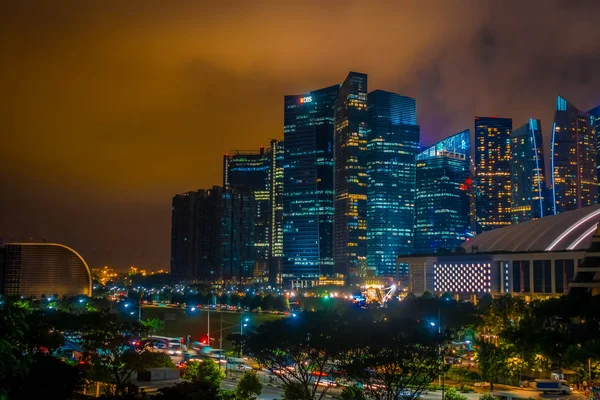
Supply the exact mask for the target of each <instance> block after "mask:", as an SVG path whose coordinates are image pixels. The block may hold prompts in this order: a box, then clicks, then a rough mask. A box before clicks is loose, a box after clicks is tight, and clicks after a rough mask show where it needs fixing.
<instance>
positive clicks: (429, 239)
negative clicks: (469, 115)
mask: <svg viewBox="0 0 600 400" xmlns="http://www.w3.org/2000/svg"><path fill="white" fill-rule="evenodd" d="M470 164H471V139H470V131H469V130H468V129H467V130H465V131H463V132H460V133H457V134H455V135H453V136H450V137H448V138H446V139H444V140H442V141H441V142H438V143H436V144H434V145H433V146H431V147H429V148H428V149H426V150H424V151H422V152H421V153H419V154H418V155H417V194H416V201H415V252H418V253H434V252H438V251H453V250H454V249H456V248H457V247H458V246H459V245H460V244H461V243H463V242H464V241H465V240H466V239H467V237H468V236H469V234H470V230H471V229H470V225H471V224H470V219H471V218H470V208H471V207H470V197H471V196H470V191H471V178H470V177H471V172H470Z"/></svg>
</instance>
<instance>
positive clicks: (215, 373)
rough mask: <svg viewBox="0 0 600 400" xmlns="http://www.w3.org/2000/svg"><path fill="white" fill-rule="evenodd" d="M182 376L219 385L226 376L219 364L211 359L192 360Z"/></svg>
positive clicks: (194, 380) (193, 380)
mask: <svg viewBox="0 0 600 400" xmlns="http://www.w3.org/2000/svg"><path fill="white" fill-rule="evenodd" d="M182 378H184V379H189V380H190V381H192V382H203V383H206V384H210V385H214V386H215V387H216V388H218V387H219V385H220V384H221V381H222V380H223V379H224V378H225V373H224V372H223V371H221V370H220V369H219V365H218V364H217V363H216V362H214V361H213V360H211V359H205V360H202V361H190V362H188V363H187V365H186V367H185V370H184V371H183V375H182Z"/></svg>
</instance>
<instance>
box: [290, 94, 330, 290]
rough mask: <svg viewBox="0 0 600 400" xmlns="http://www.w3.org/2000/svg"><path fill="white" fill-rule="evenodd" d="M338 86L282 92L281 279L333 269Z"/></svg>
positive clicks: (296, 277) (326, 272) (316, 276)
mask: <svg viewBox="0 0 600 400" xmlns="http://www.w3.org/2000/svg"><path fill="white" fill-rule="evenodd" d="M338 88H339V86H338V85H335V86H330V87H327V88H323V89H320V90H315V91H313V92H310V93H307V94H304V95H293V96H285V104H284V107H285V108H284V142H285V152H284V160H283V161H284V168H283V189H284V190H283V279H284V280H285V279H292V278H295V279H305V280H312V279H315V278H316V279H318V277H319V275H320V274H331V273H332V272H333V243H332V231H333V105H334V103H335V100H336V98H337V93H338Z"/></svg>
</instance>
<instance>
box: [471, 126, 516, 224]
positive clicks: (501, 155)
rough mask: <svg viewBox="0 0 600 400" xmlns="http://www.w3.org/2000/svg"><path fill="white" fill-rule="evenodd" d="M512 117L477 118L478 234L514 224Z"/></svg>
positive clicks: (476, 180) (476, 215)
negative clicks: (511, 209)
mask: <svg viewBox="0 0 600 400" xmlns="http://www.w3.org/2000/svg"><path fill="white" fill-rule="evenodd" d="M511 131H512V119H511V118H498V117H475V184H476V199H475V204H476V211H475V218H476V223H477V227H476V228H477V233H481V232H485V231H489V230H492V229H496V228H501V227H503V226H507V225H510V224H511V214H510V203H511V187H510V175H511V163H510V160H511V157H510V133H511Z"/></svg>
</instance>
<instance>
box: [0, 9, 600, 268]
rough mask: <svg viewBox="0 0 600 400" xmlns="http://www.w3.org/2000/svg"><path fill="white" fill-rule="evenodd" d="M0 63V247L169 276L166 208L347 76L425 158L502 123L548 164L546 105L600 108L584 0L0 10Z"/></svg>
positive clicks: (599, 55) (599, 56)
mask: <svg viewBox="0 0 600 400" xmlns="http://www.w3.org/2000/svg"><path fill="white" fill-rule="evenodd" d="M8 3H13V4H8ZM0 51H1V53H0V54H1V61H0V90H1V92H2V94H1V95H0V102H1V104H0V106H1V107H0V110H1V111H0V135H1V138H2V141H1V143H0V171H1V172H0V173H1V175H0V176H1V179H2V181H1V183H2V184H1V188H2V189H1V191H0V207H1V208H0V209H1V214H0V238H3V239H4V240H10V239H16V240H18V239H20V238H29V237H34V238H35V239H40V238H41V237H42V236H45V237H46V239H47V240H48V241H55V242H59V243H64V244H67V245H70V246H72V247H74V248H75V249H76V250H78V251H79V252H80V253H81V254H82V255H83V257H84V258H86V259H87V261H88V262H89V263H90V264H91V266H92V267H98V266H102V265H104V264H106V263H110V264H112V265H114V266H116V267H119V268H124V267H125V266H127V265H131V264H140V263H141V262H142V257H143V264H144V266H148V267H151V268H156V267H168V264H169V248H170V218H171V197H172V196H173V194H175V193H180V192H185V191H189V190H195V189H197V188H203V187H209V186H212V185H214V184H221V181H222V171H221V169H222V155H223V153H225V152H227V151H229V150H232V149H257V148H258V147H259V146H260V145H265V146H266V145H267V144H268V140H269V139H270V138H282V137H283V96H284V95H285V94H300V93H305V92H307V91H309V90H311V89H316V88H321V87H324V86H329V85H332V84H335V83H339V82H341V81H342V80H343V79H344V78H345V76H346V75H347V73H348V71H351V70H352V71H359V72H365V73H367V74H369V90H374V89H384V90H389V91H394V92H397V93H400V94H403V95H407V96H411V97H415V98H416V99H417V104H418V113H419V116H418V122H419V124H420V125H421V135H422V142H423V144H424V145H429V144H432V143H433V142H434V141H436V140H438V139H441V138H443V137H445V136H448V135H450V134H452V133H455V132H458V131H460V130H463V129H467V128H470V129H473V117H474V116H475V115H482V116H483V115H500V116H504V117H512V118H513V124H514V126H515V127H517V126H520V125H522V124H524V123H525V122H526V121H527V119H528V118H529V117H535V118H540V119H542V125H543V129H544V139H545V140H546V142H545V143H544V146H545V150H548V148H549V135H548V133H549V131H550V129H551V118H552V115H553V108H554V106H555V101H556V95H557V94H559V93H560V94H562V95H563V96H565V97H566V98H567V99H569V100H570V101H571V102H573V103H574V104H575V105H577V106H578V107H580V108H582V109H590V108H592V107H594V106H596V105H598V104H600V2H599V1H598V0H589V1H578V0H564V1H562V0H561V1H558V0H556V1H553V0H538V1H533V0H529V1H528V0H519V1H507V0H503V1H484V0H474V1H466V0H465V1H463V0H440V1H426V0H425V1H424V0H419V1H416V0H415V1H405V2H402V1H399V0H398V1H386V2H376V1H373V0H369V1H364V0H363V1H356V2H352V1H332V0H320V1H314V2H312V1H290V2H288V1H278V0H273V1H256V0H252V1H250V0H247V1H231V2H228V1H208V0H196V1H190V2H183V1H164V0H162V1H156V2H152V1H144V2H135V1H122V0H119V1H106V0H103V1H85V0H84V1H82V0H77V1H73V2H68V1H59V2H56V1H37V2H36V1H28V2H25V1H23V2H20V1H13V2H8V1H5V2H2V4H1V5H0ZM547 157H548V156H547ZM109 249H110V251H109ZM142 252H143V255H142Z"/></svg>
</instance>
